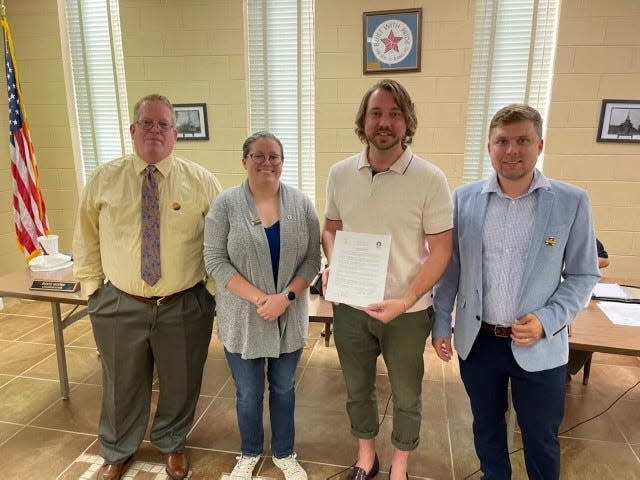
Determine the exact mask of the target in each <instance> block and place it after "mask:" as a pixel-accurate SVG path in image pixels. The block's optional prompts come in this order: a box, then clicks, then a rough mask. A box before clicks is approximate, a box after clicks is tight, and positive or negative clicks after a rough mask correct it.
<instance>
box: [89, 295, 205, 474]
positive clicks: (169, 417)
mask: <svg viewBox="0 0 640 480" xmlns="http://www.w3.org/2000/svg"><path fill="white" fill-rule="evenodd" d="M88 304H89V317H90V318H91V324H92V326H93V334H94V337H95V340H96V345H97V346H98V350H99V352H100V356H101V360H102V413H101V415H100V426H99V430H98V440H99V442H100V446H101V449H100V454H101V455H102V457H104V459H105V460H106V461H107V462H108V463H119V462H122V461H124V460H125V459H127V458H128V457H129V456H130V455H133V454H134V453H135V452H136V450H137V449H138V447H139V446H140V443H141V442H142V440H143V438H144V434H145V431H146V429H147V424H148V421H149V412H150V407H151V390H152V382H153V367H154V364H155V366H156V369H157V372H158V379H159V389H160V394H159V398H158V406H157V410H156V413H155V417H154V419H153V424H152V426H151V442H152V443H153V444H154V445H155V446H156V447H157V448H158V449H159V450H160V451H161V452H163V453H169V452H173V451H176V450H179V449H180V448H182V447H183V446H184V444H185V441H186V436H187V433H188V431H189V429H190V428H191V425H192V423H193V417H194V413H195V408H196V404H197V402H198V396H199V394H200V386H201V384H202V371H203V368H204V362H205V360H206V358H207V350H208V347H209V341H210V340H211V330H212V327H213V316H214V312H215V300H214V298H213V297H212V296H211V294H209V292H207V290H206V288H205V287H204V285H202V284H198V285H196V286H194V287H193V288H191V289H189V290H187V291H185V293H183V294H182V295H180V296H179V297H177V298H176V299H174V300H172V301H170V302H169V303H167V304H165V305H160V306H158V305H150V304H147V303H143V302H140V301H138V300H135V299H133V298H131V297H130V296H129V295H127V294H126V293H124V292H122V291H120V290H118V289H117V288H116V287H115V286H114V285H112V284H111V283H107V284H105V285H104V286H103V287H101V288H100V289H99V290H97V291H96V292H95V293H94V294H92V295H91V296H90V297H89V300H88Z"/></svg>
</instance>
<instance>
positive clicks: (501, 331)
mask: <svg viewBox="0 0 640 480" xmlns="http://www.w3.org/2000/svg"><path fill="white" fill-rule="evenodd" d="M481 327H482V330H486V331H487V332H491V333H492V334H494V335H495V336H496V337H502V338H510V337H511V327H505V326H504V325H492V324H491V323H486V322H482V324H481Z"/></svg>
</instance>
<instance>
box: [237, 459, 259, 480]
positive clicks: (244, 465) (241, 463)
mask: <svg viewBox="0 0 640 480" xmlns="http://www.w3.org/2000/svg"><path fill="white" fill-rule="evenodd" d="M236 460H238V463H236V466H235V467H233V471H232V472H231V479H232V480H251V478H252V477H253V470H254V468H256V465H257V464H258V461H260V456H257V457H249V456H247V455H240V456H239V457H236Z"/></svg>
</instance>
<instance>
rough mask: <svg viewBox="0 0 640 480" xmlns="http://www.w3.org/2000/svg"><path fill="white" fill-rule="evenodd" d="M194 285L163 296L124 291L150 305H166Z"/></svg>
mask: <svg viewBox="0 0 640 480" xmlns="http://www.w3.org/2000/svg"><path fill="white" fill-rule="evenodd" d="M199 284H200V283H196V285H199ZM196 285H194V286H193V287H195V286H196ZM193 287H189V288H187V289H186V290H182V291H181V292H176V293H172V294H170V295H165V296H163V297H141V296H139V295H133V294H132V293H127V292H124V291H123V292H122V293H124V294H125V295H127V296H128V297H131V298H133V299H134V300H137V301H139V302H142V303H146V304H148V305H158V306H160V305H166V304H167V303H169V302H172V301H173V300H175V299H176V298H178V297H179V296H180V295H182V294H184V293H187V292H188V291H189V290H191V289H192V288H193Z"/></svg>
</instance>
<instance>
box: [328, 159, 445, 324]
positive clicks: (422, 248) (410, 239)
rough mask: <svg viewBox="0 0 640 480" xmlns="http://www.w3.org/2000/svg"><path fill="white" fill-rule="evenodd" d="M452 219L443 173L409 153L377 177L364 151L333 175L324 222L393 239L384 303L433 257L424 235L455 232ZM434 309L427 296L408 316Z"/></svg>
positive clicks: (335, 169)
mask: <svg viewBox="0 0 640 480" xmlns="http://www.w3.org/2000/svg"><path fill="white" fill-rule="evenodd" d="M452 215H453V207H452V203H451V193H450V191H449V185H448V184H447V180H446V177H445V175H444V173H443V172H442V171H441V170H440V169H439V168H438V167H436V166H435V165H433V164H431V163H429V162H427V161H426V160H423V159H422V158H420V157H417V156H416V155H414V154H413V152H412V151H411V149H410V148H409V147H407V148H406V149H405V151H404V153H403V154H402V155H401V156H400V158H398V160H396V162H395V163H394V164H393V165H392V166H391V168H390V169H389V170H386V171H384V172H380V173H378V174H376V175H373V176H372V172H371V166H370V165H369V161H368V160H367V151H366V150H365V151H363V152H361V153H359V154H357V155H354V156H352V157H349V158H347V159H345V160H343V161H341V162H339V163H337V164H335V165H334V166H333V167H331V170H330V171H329V179H328V181H327V207H326V211H325V216H326V218H327V219H329V220H340V221H342V226H343V229H344V230H345V231H348V232H361V233H376V234H384V235H391V238H392V240H391V252H390V254H389V268H388V271H387V281H386V286H385V294H384V296H385V299H387V298H399V297H401V296H402V295H404V293H405V292H406V291H407V290H408V288H409V285H410V284H411V282H412V281H413V279H414V278H415V277H416V275H417V274H418V272H419V271H420V268H421V266H422V263H423V262H424V261H425V259H426V258H427V257H428V256H429V247H428V242H427V241H426V238H425V235H429V234H437V233H441V232H444V231H446V230H450V229H451V228H453V218H452ZM432 303H433V302H432V299H431V292H427V294H425V295H424V296H423V297H422V298H421V299H419V300H418V301H417V302H416V303H415V305H414V306H413V307H412V308H410V309H409V310H408V311H409V312H415V311H419V310H424V309H426V308H427V307H428V306H429V305H431V304H432Z"/></svg>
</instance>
